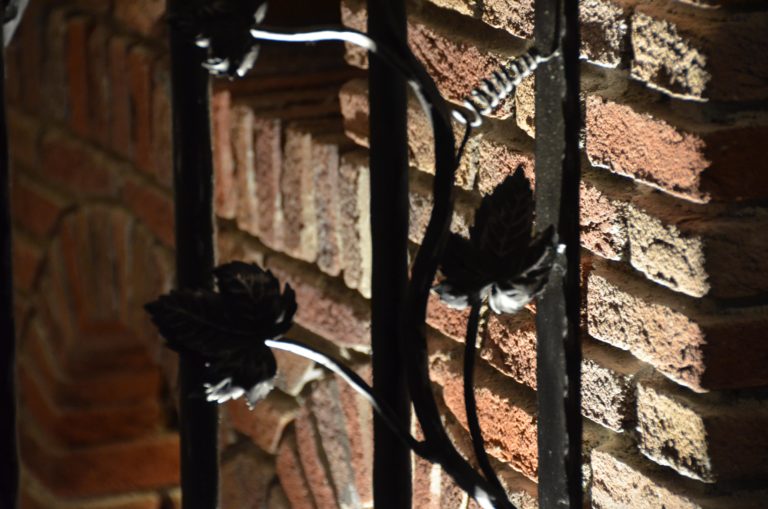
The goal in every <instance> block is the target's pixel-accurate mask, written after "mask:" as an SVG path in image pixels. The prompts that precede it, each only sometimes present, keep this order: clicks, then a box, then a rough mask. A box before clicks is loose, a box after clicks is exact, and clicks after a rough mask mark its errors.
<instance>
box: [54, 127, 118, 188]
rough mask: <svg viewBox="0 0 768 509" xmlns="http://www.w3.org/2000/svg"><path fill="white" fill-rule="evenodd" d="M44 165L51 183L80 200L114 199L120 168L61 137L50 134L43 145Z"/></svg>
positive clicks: (104, 157)
mask: <svg viewBox="0 0 768 509" xmlns="http://www.w3.org/2000/svg"><path fill="white" fill-rule="evenodd" d="M42 159H43V160H42V165H41V167H40V171H42V172H44V175H45V177H46V178H48V179H50V180H49V182H55V183H56V184H57V185H60V186H61V187H63V188H65V189H67V190H68V191H70V192H72V193H74V194H76V195H78V196H100V197H107V196H114V195H115V194H116V192H117V185H118V172H119V170H118V169H117V168H118V165H117V164H116V163H115V162H113V161H110V160H109V159H108V158H107V157H106V156H104V154H101V153H98V152H95V151H93V150H92V149H90V148H89V147H87V146H85V145H84V144H82V143H80V142H77V141H74V140H73V139H71V138H69V137H68V136H65V135H62V134H61V133H49V134H47V135H46V136H45V138H44V139H43V142H42Z"/></svg>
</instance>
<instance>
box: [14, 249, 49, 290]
mask: <svg viewBox="0 0 768 509" xmlns="http://www.w3.org/2000/svg"><path fill="white" fill-rule="evenodd" d="M42 260H43V253H42V250H41V249H40V248H39V247H37V246H35V245H34V244H33V243H32V242H30V241H29V240H27V239H25V238H23V237H21V236H19V235H16V238H15V239H14V241H13V283H14V286H15V288H16V290H17V291H18V290H21V291H25V292H28V291H30V290H32V288H33V287H34V285H35V282H36V281H37V276H38V274H39V272H40V263H41V262H42Z"/></svg>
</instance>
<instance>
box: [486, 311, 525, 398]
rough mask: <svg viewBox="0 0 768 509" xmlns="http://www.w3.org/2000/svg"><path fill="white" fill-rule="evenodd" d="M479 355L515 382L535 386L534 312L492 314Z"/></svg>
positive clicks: (487, 323)
mask: <svg viewBox="0 0 768 509" xmlns="http://www.w3.org/2000/svg"><path fill="white" fill-rule="evenodd" d="M482 338H483V343H482V347H481V348H480V357H481V358H483V359H485V360H486V361H488V363H489V364H490V365H491V366H493V367H495V368H496V369H498V370H499V371H501V372H502V373H504V374H505V375H507V376H509V377H511V378H512V379H514V380H515V381H516V382H518V383H521V384H523V385H527V386H528V387H530V388H532V389H536V324H535V320H534V316H533V314H532V313H531V312H530V311H528V310H523V311H521V312H519V313H516V314H514V315H506V314H504V315H497V314H495V313H489V314H488V317H487V321H486V325H485V327H484V328H483V331H482Z"/></svg>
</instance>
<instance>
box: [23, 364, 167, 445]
mask: <svg viewBox="0 0 768 509" xmlns="http://www.w3.org/2000/svg"><path fill="white" fill-rule="evenodd" d="M34 370H35V367H34V366H31V365H29V364H28V363H24V364H23V365H22V366H21V367H20V369H19V387H20V402H21V403H20V408H21V409H22V412H24V415H25V421H26V422H30V421H29V419H33V420H34V421H35V422H36V423H37V425H39V426H40V427H41V429H43V430H45V433H46V435H48V436H50V437H52V438H54V439H55V440H56V441H58V442H60V443H64V444H67V445H68V446H71V447H88V446H97V445H101V444H113V443H118V442H122V441H126V440H132V439H139V438H141V437H144V436H147V435H151V434H152V433H153V432H154V431H155V430H157V429H159V428H161V427H162V425H163V423H164V420H165V416H164V415H163V411H162V408H161V406H160V402H159V401H158V399H157V396H156V397H155V398H153V399H151V400H144V401H135V402H131V403H127V404H126V403H123V404H119V405H103V404H102V405H100V406H86V407H79V408H78V407H67V406H61V405H60V404H59V402H57V401H54V400H52V399H51V397H50V394H49V389H48V388H47V387H45V385H44V384H43V383H42V382H41V381H40V380H37V379H36V376H35V374H34ZM116 396H117V395H116Z"/></svg>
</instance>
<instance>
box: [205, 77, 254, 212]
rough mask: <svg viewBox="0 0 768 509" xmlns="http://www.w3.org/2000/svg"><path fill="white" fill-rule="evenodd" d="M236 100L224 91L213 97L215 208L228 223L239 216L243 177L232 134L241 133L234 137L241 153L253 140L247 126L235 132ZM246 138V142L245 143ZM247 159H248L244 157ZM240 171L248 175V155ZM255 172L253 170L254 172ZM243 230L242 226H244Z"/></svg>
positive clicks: (238, 126)
mask: <svg viewBox="0 0 768 509" xmlns="http://www.w3.org/2000/svg"><path fill="white" fill-rule="evenodd" d="M232 117H233V115H232V99H231V94H230V93H229V91H227V90H220V91H217V92H216V93H214V94H213V96H212V97H211V128H212V130H213V168H214V175H215V185H214V190H215V193H216V195H215V205H216V215H217V216H219V217H223V218H226V219H234V218H235V217H236V215H237V208H238V192H237V190H238V189H239V186H238V185H236V182H238V181H239V179H238V178H237V177H238V176H239V175H236V173H235V168H236V167H235V156H234V151H233V143H232V142H233V136H232V134H233V133H232V131H233V130H234V129H237V131H236V132H237V134H236V136H234V138H235V139H237V141H238V150H239V151H240V150H246V151H247V148H243V147H240V146H239V144H240V143H246V147H247V146H248V145H247V140H248V139H250V138H251V136H252V132H249V130H248V127H251V126H250V125H249V124H248V123H247V122H245V124H244V125H237V126H236V127H234V129H233V119H232ZM241 137H242V139H241ZM244 156H246V157H244ZM238 163H241V164H243V165H244V166H243V167H241V165H240V164H238V166H237V169H238V170H241V169H242V170H244V171H245V172H246V173H247V166H248V159H247V154H243V155H240V157H239V158H238ZM251 171H253V170H251ZM241 227H242V226H241Z"/></svg>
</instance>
